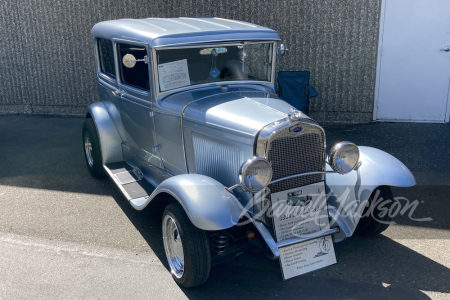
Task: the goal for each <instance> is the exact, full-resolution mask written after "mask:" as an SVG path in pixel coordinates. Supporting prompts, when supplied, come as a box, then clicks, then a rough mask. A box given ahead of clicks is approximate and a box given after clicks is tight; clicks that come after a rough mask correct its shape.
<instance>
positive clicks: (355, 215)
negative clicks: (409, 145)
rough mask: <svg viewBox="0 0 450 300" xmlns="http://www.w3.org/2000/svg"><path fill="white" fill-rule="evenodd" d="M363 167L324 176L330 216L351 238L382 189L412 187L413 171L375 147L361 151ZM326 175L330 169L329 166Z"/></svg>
mask: <svg viewBox="0 0 450 300" xmlns="http://www.w3.org/2000/svg"><path fill="white" fill-rule="evenodd" d="M359 150H360V161H361V163H362V164H361V166H360V167H359V168H358V169H357V170H356V171H352V172H350V173H348V174H345V175H340V174H337V173H328V174H325V183H326V188H327V194H328V195H329V197H328V206H329V213H330V216H331V217H332V218H333V219H334V220H336V223H337V224H338V225H339V226H340V227H341V229H343V232H344V233H345V236H347V237H349V236H351V235H352V234H353V232H354V231H355V228H356V225H357V224H358V222H359V219H360V216H361V213H362V211H363V209H364V206H365V203H366V201H367V200H368V199H369V197H370V195H371V194H372V192H373V191H374V190H375V189H376V188H377V187H378V186H381V185H388V186H397V187H410V186H414V185H415V184H416V180H415V179H414V176H413V174H412V173H411V171H410V170H409V169H408V168H407V167H406V166H405V165H404V164H403V163H402V162H401V161H399V160H398V159H396V158H395V157H393V156H392V155H390V154H388V153H386V152H384V151H381V150H379V149H376V148H372V147H364V146H361V147H359ZM327 171H331V168H330V167H329V166H328V165H327Z"/></svg>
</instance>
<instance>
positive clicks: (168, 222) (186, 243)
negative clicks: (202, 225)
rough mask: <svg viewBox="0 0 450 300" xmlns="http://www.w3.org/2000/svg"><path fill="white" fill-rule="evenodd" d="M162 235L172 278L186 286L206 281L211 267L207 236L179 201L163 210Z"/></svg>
mask: <svg viewBox="0 0 450 300" xmlns="http://www.w3.org/2000/svg"><path fill="white" fill-rule="evenodd" d="M162 236H163V242H164V250H165V253H166V258H167V262H168V263H169V267H170V272H171V273H172V277H173V279H174V280H175V281H176V282H177V283H179V284H180V285H182V286H184V287H194V286H197V285H200V284H202V283H204V282H205V281H206V280H207V279H208V277H209V271H210V268H211V253H210V248H209V240H208V235H207V234H206V232H205V231H204V230H201V229H198V228H197V227H195V226H194V225H193V224H192V223H191V221H190V220H189V218H188V216H187V215H186V213H185V212H184V210H183V208H182V207H181V205H180V204H178V203H172V204H169V205H168V206H167V207H166V209H165V210H164V214H163V223H162Z"/></svg>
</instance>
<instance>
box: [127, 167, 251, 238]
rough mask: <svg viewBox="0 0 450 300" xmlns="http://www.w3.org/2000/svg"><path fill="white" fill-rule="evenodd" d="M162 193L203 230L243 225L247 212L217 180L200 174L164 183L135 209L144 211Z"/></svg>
mask: <svg viewBox="0 0 450 300" xmlns="http://www.w3.org/2000/svg"><path fill="white" fill-rule="evenodd" d="M161 193H166V194H169V195H171V196H172V197H173V198H174V199H175V200H176V201H177V202H178V203H180V204H181V206H182V207H183V208H184V211H185V212H186V214H187V215H188V217H189V219H190V220H191V222H192V224H194V226H196V227H197V228H200V229H203V230H222V229H227V228H230V227H232V226H234V225H236V223H237V222H239V219H240V218H241V217H242V216H244V215H245V212H246V210H245V209H244V207H243V206H242V205H241V203H240V202H239V200H238V199H236V197H235V196H234V195H233V194H231V193H230V192H228V191H227V190H226V189H225V186H224V185H223V184H221V183H220V182H218V181H217V180H215V179H213V178H211V177H208V176H204V175H200V174H183V175H177V176H173V177H170V178H168V179H166V180H164V181H163V182H162V183H161V184H160V185H159V186H158V187H157V188H156V189H155V191H153V193H152V194H151V195H150V196H149V197H147V198H141V199H133V200H131V201H130V203H131V205H132V206H133V207H134V208H135V209H137V210H142V209H144V208H145V207H146V206H147V205H148V204H149V203H150V202H151V201H152V200H153V199H155V198H156V197H157V196H158V195H160V194H161Z"/></svg>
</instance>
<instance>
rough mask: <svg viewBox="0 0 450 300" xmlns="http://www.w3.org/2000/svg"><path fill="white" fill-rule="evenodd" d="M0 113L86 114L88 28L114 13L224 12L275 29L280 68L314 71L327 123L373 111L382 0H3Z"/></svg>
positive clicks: (318, 111) (318, 106)
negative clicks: (281, 51)
mask: <svg viewBox="0 0 450 300" xmlns="http://www.w3.org/2000/svg"><path fill="white" fill-rule="evenodd" d="M0 13H1V16H2V18H0V42H1V43H0V58H1V59H0V79H1V81H2V83H3V87H2V88H1V89H0V97H1V98H0V113H35V114H63V115H65V114H69V115H80V114H82V113H83V112H84V110H85V108H86V106H87V105H88V104H89V103H91V102H94V101H97V95H96V88H95V84H94V70H93V65H94V64H93V58H92V49H91V39H90V30H91V28H92V26H93V25H94V24H95V23H97V22H100V21H103V20H110V19H118V18H144V17H176V16H218V17H223V18H230V19H236V20H244V21H248V22H251V23H256V24H259V25H262V26H267V27H270V28H273V29H275V30H278V31H279V33H280V35H281V37H282V39H283V40H284V42H285V44H287V45H288V47H289V49H290V50H291V51H290V53H289V55H288V56H285V57H283V58H281V59H280V60H279V66H278V69H279V70H289V71H292V70H310V71H311V75H312V78H311V83H312V84H313V85H314V86H315V87H316V88H317V90H318V91H319V93H320V96H319V97H318V98H315V99H314V102H313V103H312V107H311V111H312V112H311V115H312V116H313V117H315V118H316V119H318V120H319V121H321V122H324V123H325V122H327V123H328V122H368V121H370V120H371V119H372V112H373V98H374V90H375V71H376V54H377V40H378V20H379V14H380V0H364V1H361V0H298V1H273V0H272V1H270V0H259V1H258V0H251V1H245V0H226V1H220V0H216V1H209V0H190V1H175V0H168V1H164V2H163V1H154V2H153V1H144V0H120V1H117V0H114V1H93V0H59V1H54V0H22V1H20V2H18V1H16V0H6V1H5V0H3V1H0Z"/></svg>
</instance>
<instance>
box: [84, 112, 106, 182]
mask: <svg viewBox="0 0 450 300" xmlns="http://www.w3.org/2000/svg"><path fill="white" fill-rule="evenodd" d="M82 137H83V150H84V158H85V160H86V165H87V167H88V170H89V172H90V173H91V175H92V176H94V177H97V178H100V177H104V176H105V170H104V169H103V164H102V152H101V149H100V142H99V139H98V134H97V128H96V127H95V123H94V120H92V118H87V119H86V120H85V121H84V124H83V136H82Z"/></svg>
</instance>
